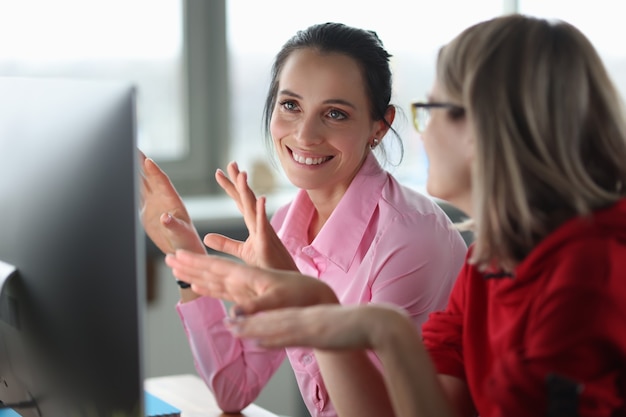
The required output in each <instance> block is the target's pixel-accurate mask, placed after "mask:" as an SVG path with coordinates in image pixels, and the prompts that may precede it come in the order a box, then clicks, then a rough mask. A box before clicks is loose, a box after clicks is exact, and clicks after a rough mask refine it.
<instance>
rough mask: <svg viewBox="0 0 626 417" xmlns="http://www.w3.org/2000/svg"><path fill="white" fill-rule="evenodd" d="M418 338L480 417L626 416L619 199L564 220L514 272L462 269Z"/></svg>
mask: <svg viewBox="0 0 626 417" xmlns="http://www.w3.org/2000/svg"><path fill="white" fill-rule="evenodd" d="M470 253H471V249H470ZM468 256H469V255H468ZM423 338H424V343H425V345H426V347H427V349H428V350H429V352H430V355H431V357H432V359H433V361H434V363H435V365H436V367H437V369H438V371H439V373H442V374H447V375H453V376H456V377H458V378H461V379H463V380H465V381H466V383H467V384H468V387H469V390H470V392H471V395H472V398H473V401H474V405H475V407H476V410H477V411H478V414H479V415H480V416H481V417H516V416H528V417H530V416H532V417H537V416H551V415H559V416H566V415H567V416H569V415H572V416H581V417H587V416H616V415H620V416H623V415H626V405H625V400H626V396H625V391H624V382H626V200H621V201H620V202H618V203H617V204H615V205H613V206H612V207H610V208H607V209H603V210H599V211H597V212H596V213H594V215H593V217H592V218H576V219H572V220H570V221H568V222H566V223H565V224H564V225H562V226H561V227H559V228H558V229H557V230H556V231H554V232H553V233H551V234H550V235H549V236H548V237H546V238H545V239H544V240H543V241H542V242H541V243H540V244H539V245H537V247H536V248H535V249H533V251H532V252H531V253H530V254H529V255H528V256H527V257H526V259H524V261H523V262H522V263H520V264H519V266H518V267H517V268H516V269H515V274H514V276H497V275H496V276H495V277H493V276H492V277H486V276H485V274H484V273H481V272H479V271H478V270H477V269H476V268H474V267H473V266H472V265H469V264H467V263H466V264H465V266H464V268H463V270H461V273H460V274H459V277H458V279H457V282H456V284H455V287H454V289H453V291H452V294H451V296H450V301H449V304H448V307H447V308H446V310H445V311H443V312H438V313H433V314H432V315H431V316H430V318H429V320H428V321H427V322H426V323H425V324H424V326H423ZM554 378H556V379H557V380H559V381H561V382H563V383H564V384H565V385H566V387H565V388H564V389H561V390H560V391H559V390H558V387H555V386H554V384H553V383H552V382H550V381H552V380H553V379H554ZM557 382H558V381H557ZM568 383H569V384H571V387H573V388H571V387H570V388H567V384H568ZM555 391H556V393H555ZM559 392H560V393H559ZM568 408H570V409H571V411H572V413H570V414H568V413H567V411H566V409H568ZM551 413H552V414H551Z"/></svg>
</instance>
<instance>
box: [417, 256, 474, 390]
mask: <svg viewBox="0 0 626 417" xmlns="http://www.w3.org/2000/svg"><path fill="white" fill-rule="evenodd" d="M468 255H469V254H468ZM469 270H470V266H469V265H468V264H465V265H464V266H463V269H462V270H461V272H460V273H459V276H458V278H457V280H456V282H455V284H454V288H453V289H452V293H451V295H450V300H449V302H448V305H447V307H446V309H445V310H443V311H436V312H434V313H432V314H430V316H429V318H428V320H427V321H426V323H424V325H423V326H422V339H423V341H424V346H425V347H426V350H427V351H428V354H429V355H430V357H431V359H432V361H433V363H434V365H435V369H437V373H439V374H443V375H451V376H455V377H457V378H459V379H461V380H463V381H466V380H467V377H466V374H465V364H464V361H463V322H464V310H465V291H466V286H467V279H468V276H469Z"/></svg>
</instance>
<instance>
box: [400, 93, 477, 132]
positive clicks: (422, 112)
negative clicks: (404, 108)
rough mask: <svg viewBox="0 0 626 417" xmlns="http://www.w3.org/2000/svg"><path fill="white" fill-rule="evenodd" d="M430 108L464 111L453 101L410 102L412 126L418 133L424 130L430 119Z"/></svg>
mask: <svg viewBox="0 0 626 417" xmlns="http://www.w3.org/2000/svg"><path fill="white" fill-rule="evenodd" d="M431 109H447V110H452V111H459V112H465V108H464V107H463V106H459V105H458V104H454V103H445V102H434V101H429V102H425V101H415V102H413V103H411V116H412V121H413V127H414V128H415V130H416V131H417V132H418V133H422V132H424V130H425V129H426V126H427V125H428V121H429V119H430V110H431Z"/></svg>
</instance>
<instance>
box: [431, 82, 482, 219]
mask: <svg viewBox="0 0 626 417" xmlns="http://www.w3.org/2000/svg"><path fill="white" fill-rule="evenodd" d="M429 101H431V102H444V103H449V102H452V103H454V104H459V103H455V102H454V101H452V100H450V99H449V98H448V97H446V96H445V95H444V94H443V93H442V91H441V89H440V88H439V85H438V84H437V82H435V84H434V86H433V89H432V91H431V94H430V97H429ZM421 136H422V140H423V142H424V149H425V151H426V154H427V156H428V162H429V164H428V180H427V182H426V189H427V191H428V193H429V194H430V195H432V196H434V197H437V198H440V199H442V200H446V201H449V202H451V203H452V204H454V205H456V206H457V207H458V208H460V209H461V210H463V211H465V212H466V213H467V214H470V210H471V185H472V170H471V166H472V161H473V158H474V138H473V135H472V134H471V129H470V125H469V122H468V120H467V116H463V117H461V118H459V119H455V118H453V117H451V115H450V114H449V110H447V109H443V108H434V109H431V110H430V121H429V122H428V125H427V126H426V129H425V130H424V132H422V135H421Z"/></svg>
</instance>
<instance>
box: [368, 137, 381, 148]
mask: <svg viewBox="0 0 626 417" xmlns="http://www.w3.org/2000/svg"><path fill="white" fill-rule="evenodd" d="M379 143H380V141H379V140H378V139H376V138H374V140H373V141H372V143H371V144H370V149H374V148H375V147H377V146H378V144H379Z"/></svg>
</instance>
